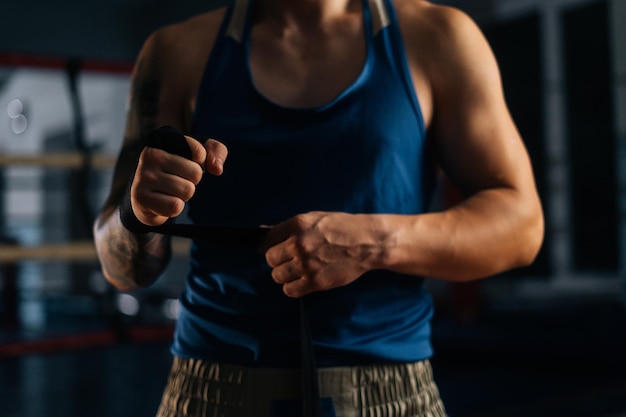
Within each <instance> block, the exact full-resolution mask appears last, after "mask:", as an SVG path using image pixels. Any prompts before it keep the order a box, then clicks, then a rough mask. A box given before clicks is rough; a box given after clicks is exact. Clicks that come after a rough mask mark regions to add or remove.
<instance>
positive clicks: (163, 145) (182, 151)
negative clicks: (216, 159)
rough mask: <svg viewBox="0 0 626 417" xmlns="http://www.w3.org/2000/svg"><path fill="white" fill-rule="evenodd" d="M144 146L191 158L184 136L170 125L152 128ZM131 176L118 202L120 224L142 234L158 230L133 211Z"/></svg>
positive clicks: (169, 220)
mask: <svg viewBox="0 0 626 417" xmlns="http://www.w3.org/2000/svg"><path fill="white" fill-rule="evenodd" d="M145 146H147V147H150V148H156V149H161V150H163V151H165V152H168V153H171V154H174V155H179V156H182V157H184V158H187V159H192V154H191V149H190V148H189V144H188V143H187V140H186V139H185V136H184V135H183V134H182V133H180V132H179V131H178V130H177V129H175V128H173V127H171V126H162V127H160V128H158V129H156V130H153V131H152V132H150V133H149V134H148V136H147V137H146V141H145ZM133 178H134V175H133V177H132V178H131V179H130V181H129V182H128V187H126V193H124V198H123V199H122V202H121V204H120V221H121V222H122V225H123V226H124V227H125V228H126V229H128V231H130V232H132V233H137V234H142V233H148V232H158V228H159V226H148V225H147V224H144V223H142V222H141V221H140V220H139V219H138V218H137V216H135V212H134V211H133V207H132V204H131V197H130V189H131V186H132V184H133ZM173 221H174V218H170V219H168V220H167V222H165V224H167V223H171V222H173Z"/></svg>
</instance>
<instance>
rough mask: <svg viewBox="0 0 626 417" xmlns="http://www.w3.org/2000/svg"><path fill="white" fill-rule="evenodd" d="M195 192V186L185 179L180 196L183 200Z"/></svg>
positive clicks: (186, 199) (187, 199)
mask: <svg viewBox="0 0 626 417" xmlns="http://www.w3.org/2000/svg"><path fill="white" fill-rule="evenodd" d="M195 193H196V187H195V185H194V184H193V183H192V182H189V181H185V183H184V184H183V185H182V187H181V191H180V198H181V199H182V200H183V201H189V199H191V197H193V195H194V194H195Z"/></svg>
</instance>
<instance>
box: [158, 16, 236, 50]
mask: <svg viewBox="0 0 626 417" xmlns="http://www.w3.org/2000/svg"><path fill="white" fill-rule="evenodd" d="M225 11H226V8H219V9H215V10H212V11H209V12H206V13H202V14H199V15H195V16H192V17H190V18H188V19H187V20H184V21H181V22H177V23H172V24H169V25H167V26H163V27H161V28H159V29H157V30H156V31H155V32H153V33H152V34H151V35H150V38H152V39H153V41H154V42H156V43H157V44H158V46H159V47H160V48H167V49H172V52H173V51H177V50H180V48H181V47H182V48H183V49H185V44H191V45H194V46H195V45H197V44H202V43H204V42H206V41H207V40H210V39H212V38H214V37H215V36H216V34H217V32H218V31H219V28H220V25H221V22H222V19H223V18H224V13H225Z"/></svg>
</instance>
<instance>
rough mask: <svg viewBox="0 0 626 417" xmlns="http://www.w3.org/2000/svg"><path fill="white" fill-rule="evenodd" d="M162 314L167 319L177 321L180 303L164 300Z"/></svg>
mask: <svg viewBox="0 0 626 417" xmlns="http://www.w3.org/2000/svg"><path fill="white" fill-rule="evenodd" d="M163 314H164V315H165V317H167V318H168V319H172V320H176V319H178V315H179V314H180V303H179V302H178V300H166V301H165V302H164V303H163Z"/></svg>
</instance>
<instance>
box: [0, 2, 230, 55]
mask: <svg viewBox="0 0 626 417" xmlns="http://www.w3.org/2000/svg"><path fill="white" fill-rule="evenodd" d="M226 1H227V0H176V1H175V2H172V1H165V0H133V1H132V2H129V1H128V0H108V1H99V2H95V1H84V0H82V1H81V0H63V1H61V2H55V1H49V0H30V1H10V2H9V1H0V53H17V54H27V55H31V54H32V55H43V56H53V57H64V58H65V57H70V58H86V59H94V60H105V61H125V62H126V61H134V59H135V57H136V55H137V52H138V51H139V48H140V47H141V44H142V43H143V41H144V39H145V38H146V37H147V36H148V34H149V33H150V32H151V31H153V30H154V29H155V28H157V27H160V26H163V25H165V24H167V23H172V22H176V21H180V20H184V19H186V18H187V17H189V16H192V15H194V14H196V13H200V12H203V11H206V10H210V9H212V8H215V7H218V6H220V5H222V4H224V3H226Z"/></svg>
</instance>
